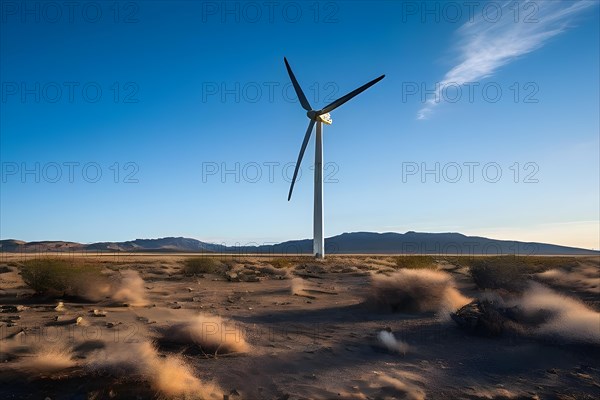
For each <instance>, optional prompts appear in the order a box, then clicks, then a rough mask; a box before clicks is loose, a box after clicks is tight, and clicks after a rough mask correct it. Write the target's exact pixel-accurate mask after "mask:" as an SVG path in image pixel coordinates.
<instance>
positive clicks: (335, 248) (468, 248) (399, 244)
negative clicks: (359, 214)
mask: <svg viewBox="0 0 600 400" xmlns="http://www.w3.org/2000/svg"><path fill="white" fill-rule="evenodd" d="M325 251H326V253H329V254H336V253H337V254H447V255H470V254H492V255H493V254H522V255H600V252H598V251H594V250H588V249H580V248H576V247H567V246H559V245H554V244H547V243H536V242H518V241H511V240H496V239H489V238H485V237H479V236H465V235H462V234H460V233H452V232H450V233H426V232H406V233H395V232H389V233H373V232H353V233H344V234H341V235H338V236H333V237H330V238H327V239H325ZM0 252H10V253H21V252H22V253H36V252H38V253H39V252H42V253H44V252H165V253H166V252H186V253H240V254H269V253H271V254H310V253H311V252H312V240H310V239H303V240H292V241H288V242H283V243H277V244H269V245H262V246H224V245H220V244H214V243H207V242H202V241H199V240H196V239H189V238H184V237H166V238H161V239H136V240H131V241H127V242H99V243H92V244H81V243H74V242H63V241H42V242H24V241H21V240H13V239H7V240H0Z"/></svg>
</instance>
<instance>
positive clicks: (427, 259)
mask: <svg viewBox="0 0 600 400" xmlns="http://www.w3.org/2000/svg"><path fill="white" fill-rule="evenodd" d="M396 267H397V268H407V269H435V259H434V258H433V257H432V256H400V257H396Z"/></svg>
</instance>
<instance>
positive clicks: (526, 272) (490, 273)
mask: <svg viewBox="0 0 600 400" xmlns="http://www.w3.org/2000/svg"><path fill="white" fill-rule="evenodd" d="M572 262H575V263H576V261H575V260H574V259H570V258H558V257H553V258H550V257H534V256H495V257H477V258H473V259H471V260H470V262H469V263H470V265H469V270H470V272H471V276H472V277H473V280H474V281H475V283H476V284H477V286H479V287H480V288H482V289H506V290H512V291H521V290H523V289H524V288H525V286H526V285H527V283H528V279H529V276H530V275H531V274H534V273H538V272H543V271H546V270H548V269H550V268H554V267H556V266H566V265H569V264H570V263H572Z"/></svg>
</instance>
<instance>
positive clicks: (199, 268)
mask: <svg viewBox="0 0 600 400" xmlns="http://www.w3.org/2000/svg"><path fill="white" fill-rule="evenodd" d="M223 269H224V265H223V263H221V262H220V261H219V260H216V259H215V258H212V257H191V258H187V259H185V260H184V261H183V272H184V273H185V274H186V275H196V274H216V273H220V272H223Z"/></svg>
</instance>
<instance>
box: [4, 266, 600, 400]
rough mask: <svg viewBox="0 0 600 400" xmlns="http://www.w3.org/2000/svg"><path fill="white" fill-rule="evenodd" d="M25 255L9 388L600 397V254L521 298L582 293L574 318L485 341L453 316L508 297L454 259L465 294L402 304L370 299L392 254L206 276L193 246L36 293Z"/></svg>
mask: <svg viewBox="0 0 600 400" xmlns="http://www.w3.org/2000/svg"><path fill="white" fill-rule="evenodd" d="M22 257H23V256H20V255H14V256H7V255H3V260H2V261H3V262H2V263H0V305H1V306H2V309H1V310H0V311H1V313H0V362H2V369H1V370H0V383H1V385H0V398H2V399H21V398H22V399H44V398H50V399H53V400H54V399H109V398H118V399H120V398H122V399H129V398H141V399H146V398H149V399H154V398H161V399H162V398H215V399H263V398H264V399H332V398H333V399H339V398H344V399H387V398H389V399H423V398H429V399H513V398H515V399H521V398H522V399H597V398H600V314H598V311H600V299H599V290H600V289H599V286H598V280H597V279H598V278H599V277H600V275H599V274H600V269H599V260H598V259H597V258H596V259H595V258H581V259H580V261H579V262H578V264H577V265H576V266H572V265H571V266H570V267H569V268H564V269H561V268H553V269H552V270H551V272H544V273H541V274H535V275H532V276H531V280H532V281H536V282H539V284H543V285H544V286H543V288H542V289H539V293H541V295H540V296H541V297H542V298H543V300H544V304H542V305H539V304H540V300H539V298H537V297H535V296H534V295H535V294H536V293H538V292H535V291H536V290H538V289H536V288H538V287H537V286H532V289H531V290H530V291H526V292H525V293H521V294H519V296H517V297H514V296H513V297H511V299H513V300H511V301H522V304H523V309H531V308H535V307H538V308H539V309H541V310H546V309H550V308H552V307H563V306H564V307H567V306H565V304H567V305H569V307H571V308H566V309H565V311H564V313H563V314H557V315H559V316H560V317H556V318H557V320H556V321H558V320H559V319H560V321H559V322H560V324H562V325H560V324H559V322H556V323H555V324H554V325H551V326H550V325H548V324H546V325H543V324H542V325H538V326H537V327H536V328H535V329H534V330H532V331H528V332H527V333H523V334H515V333H509V334H506V335H502V336H500V337H482V336H474V335H471V334H469V333H468V332H466V331H464V330H461V329H460V328H459V327H458V326H457V324H456V323H455V322H454V321H453V320H452V319H450V318H449V313H450V312H451V311H455V309H456V308H458V307H460V306H461V305H462V304H464V303H465V302H466V301H469V300H470V299H471V298H479V297H482V296H487V297H489V296H499V295H503V293H502V292H501V291H495V292H494V291H485V292H484V291H483V290H481V289H479V288H478V287H477V286H476V285H475V283H474V282H473V279H472V278H471V276H470V274H469V271H468V269H465V268H461V267H460V266H457V265H453V264H452V263H449V262H447V261H445V260H441V261H439V263H438V265H437V267H436V268H437V269H438V270H442V271H445V272H446V273H447V274H449V276H450V278H449V279H450V283H448V282H447V281H444V282H443V283H442V284H443V285H446V284H449V285H451V287H452V289H451V290H455V291H456V292H457V293H458V294H456V293H455V294H453V295H452V296H454V297H452V298H451V299H447V298H446V297H444V296H442V297H441V298H440V300H435V302H434V303H433V306H431V305H430V304H429V303H428V305H427V307H426V308H423V307H421V308H418V307H417V309H416V310H411V311H410V312H407V311H403V310H396V311H398V312H391V311H390V310H389V309H388V308H386V307H383V306H377V305H373V303H372V302H369V301H366V300H365V299H369V298H370V296H372V292H373V282H374V280H376V279H377V278H374V277H376V276H383V277H384V279H385V277H386V276H388V275H393V274H394V273H395V269H394V265H395V264H394V259H393V258H392V257H390V256H352V257H342V256H337V257H332V258H330V259H329V260H328V261H327V262H324V263H322V262H317V261H314V260H310V259H291V261H290V262H289V263H287V262H284V263H283V264H284V265H276V266H277V267H279V268H275V267H273V266H271V265H270V259H269V258H268V257H261V258H255V257H232V256H223V257H222V258H221V261H222V263H223V265H224V267H223V268H224V271H221V272H218V273H210V274H204V275H194V276H190V275H186V274H184V273H183V272H182V261H183V260H184V259H185V258H186V257H187V256H183V255H169V256H163V255H146V256H143V257H140V256H137V257H127V256H123V257H120V258H115V259H110V258H107V257H103V258H101V259H100V258H98V259H95V260H94V262H96V263H101V264H102V265H103V266H104V268H105V271H104V274H105V276H107V277H109V278H110V279H111V282H113V283H114V284H113V286H111V288H110V289H107V290H108V291H106V292H104V291H100V292H101V293H102V295H101V296H100V298H98V299H96V300H95V301H91V300H89V299H87V300H86V299H85V298H81V297H69V296H59V298H57V297H44V296H39V295H35V294H34V292H33V291H32V290H31V289H30V288H28V287H27V286H26V285H25V284H24V282H23V280H22V278H21V276H20V275H19V273H18V271H19V262H20V261H22ZM87 261H89V260H87ZM405 278H406V277H405ZM409 278H410V276H409ZM409 278H407V279H409ZM444 279H446V278H444ZM402 282H405V281H402ZM436 287H437V286H436ZM444 287H445V286H444ZM99 289H100V288H99ZM419 290H421V289H417V291H419ZM441 290H445V289H441ZM431 295H432V294H431V293H429V292H427V290H422V293H421V296H422V297H423V298H427V297H428V296H431ZM562 295H568V296H569V299H573V300H572V302H573V303H569V302H568V301H566V302H565V301H564V300H563V299H564V298H563V297H560V296H562ZM456 296H458V297H456ZM527 296H529V297H527ZM552 296H558V297H552ZM509 297H510V296H509ZM515 299H517V300H515ZM548 299H550V300H548ZM557 299H558V300H557ZM59 301H62V303H60V304H59ZM507 301H508V300H507ZM569 301H571V300H569ZM550 303H551V304H550ZM527 307H529V308H527ZM544 307H545V308H544ZM536 310H537V308H536ZM561 310H562V309H561ZM557 312H558V311H557ZM560 312H563V311H560ZM565 318H566V319H565ZM568 318H575V320H571V319H568ZM573 321H574V322H573ZM594 324H595V325H594ZM596 328H597V329H596ZM382 331H383V332H385V333H383V334H382ZM574 331H575V332H574ZM580 331H582V332H583V333H581V334H579V332H580ZM390 334H391V335H390Z"/></svg>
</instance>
